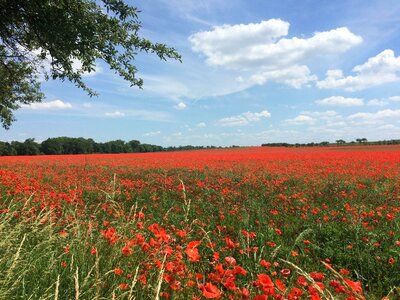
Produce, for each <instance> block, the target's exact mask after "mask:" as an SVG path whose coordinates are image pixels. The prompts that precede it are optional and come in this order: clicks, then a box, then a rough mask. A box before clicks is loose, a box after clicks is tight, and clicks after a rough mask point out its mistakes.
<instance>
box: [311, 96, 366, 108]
mask: <svg viewBox="0 0 400 300" xmlns="http://www.w3.org/2000/svg"><path fill="white" fill-rule="evenodd" d="M315 103H316V104H318V105H330V106H362V105H364V101H363V99H360V98H345V97H342V96H332V97H328V98H324V99H320V100H316V101H315Z"/></svg>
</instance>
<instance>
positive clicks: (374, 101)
mask: <svg viewBox="0 0 400 300" xmlns="http://www.w3.org/2000/svg"><path fill="white" fill-rule="evenodd" d="M388 104H389V102H387V101H385V100H381V99H371V100H369V101H368V103H367V105H368V106H385V105H388Z"/></svg>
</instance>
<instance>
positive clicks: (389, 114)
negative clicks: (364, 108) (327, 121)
mask: <svg viewBox="0 0 400 300" xmlns="http://www.w3.org/2000/svg"><path fill="white" fill-rule="evenodd" d="M389 118H400V109H384V110H380V111H377V112H374V113H366V112H359V113H356V114H352V115H350V116H349V119H352V120H355V119H362V120H365V121H377V120H385V119H389Z"/></svg>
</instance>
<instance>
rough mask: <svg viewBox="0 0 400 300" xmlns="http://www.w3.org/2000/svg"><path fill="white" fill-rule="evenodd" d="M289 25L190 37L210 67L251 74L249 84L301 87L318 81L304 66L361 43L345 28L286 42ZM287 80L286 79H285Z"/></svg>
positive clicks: (226, 28) (223, 29) (222, 29)
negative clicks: (277, 84) (278, 84)
mask: <svg viewBox="0 0 400 300" xmlns="http://www.w3.org/2000/svg"><path fill="white" fill-rule="evenodd" d="M289 25H290V24H289V23H288V22H285V21H283V20H280V19H270V20H266V21H262V22H260V23H250V24H237V25H222V26H215V27H214V28H213V29H212V30H210V31H201V32H197V33H195V34H193V35H191V36H190V37H189V41H190V43H191V45H192V49H193V50H194V51H195V52H198V53H202V54H203V55H204V56H205V57H206V61H207V63H208V64H210V65H215V66H224V67H227V68H229V69H237V70H241V71H244V72H252V73H253V75H252V76H250V82H252V83H253V84H264V83H265V82H267V81H276V82H279V83H284V84H288V85H291V86H293V87H300V86H302V85H304V84H307V83H308V82H309V81H312V80H315V79H316V77H315V76H313V75H311V74H310V70H309V69H308V67H307V66H306V65H305V62H306V61H307V60H308V59H310V58H315V56H317V55H329V54H338V53H343V52H345V51H347V50H348V49H350V48H351V47H353V46H355V45H358V44H360V43H361V42H362V38H361V37H360V36H357V35H355V34H353V33H352V32H350V31H349V30H348V29H347V28H346V27H341V28H337V29H333V30H330V31H324V32H316V33H314V35H313V36H312V37H309V38H298V37H293V38H284V37H285V36H287V35H288V32H289ZM286 77H287V78H288V79H285V78H286Z"/></svg>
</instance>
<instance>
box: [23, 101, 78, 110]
mask: <svg viewBox="0 0 400 300" xmlns="http://www.w3.org/2000/svg"><path fill="white" fill-rule="evenodd" d="M21 107H22V108H26V109H33V110H60V109H68V108H72V105H71V103H68V102H64V101H62V100H53V101H50V102H36V103H31V104H29V105H28V104H23V105H22V106H21Z"/></svg>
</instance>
